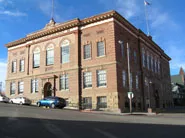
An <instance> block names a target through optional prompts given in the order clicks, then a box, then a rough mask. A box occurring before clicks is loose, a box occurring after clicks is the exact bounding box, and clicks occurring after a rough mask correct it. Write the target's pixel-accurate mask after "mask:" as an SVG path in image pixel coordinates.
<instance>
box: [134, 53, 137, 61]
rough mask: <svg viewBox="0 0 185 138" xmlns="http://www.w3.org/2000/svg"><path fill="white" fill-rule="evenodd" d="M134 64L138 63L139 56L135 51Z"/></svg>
mask: <svg viewBox="0 0 185 138" xmlns="http://www.w3.org/2000/svg"><path fill="white" fill-rule="evenodd" d="M134 62H135V63H137V54H136V51H134Z"/></svg>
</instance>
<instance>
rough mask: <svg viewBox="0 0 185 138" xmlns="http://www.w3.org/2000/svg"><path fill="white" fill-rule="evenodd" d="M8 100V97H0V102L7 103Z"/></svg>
mask: <svg viewBox="0 0 185 138" xmlns="http://www.w3.org/2000/svg"><path fill="white" fill-rule="evenodd" d="M9 100H10V99H9V98H8V97H6V96H5V95H0V102H5V103H8V102H9Z"/></svg>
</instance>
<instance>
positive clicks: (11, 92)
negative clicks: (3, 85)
mask: <svg viewBox="0 0 185 138" xmlns="http://www.w3.org/2000/svg"><path fill="white" fill-rule="evenodd" d="M15 91H16V85H15V82H11V83H10V95H13V94H15Z"/></svg>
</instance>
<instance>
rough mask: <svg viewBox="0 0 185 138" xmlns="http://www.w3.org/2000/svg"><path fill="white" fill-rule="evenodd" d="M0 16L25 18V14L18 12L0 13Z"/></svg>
mask: <svg viewBox="0 0 185 138" xmlns="http://www.w3.org/2000/svg"><path fill="white" fill-rule="evenodd" d="M0 14H2V15H8V16H15V17H19V16H27V14H26V13H23V12H19V11H16V12H12V11H8V10H6V11H0Z"/></svg>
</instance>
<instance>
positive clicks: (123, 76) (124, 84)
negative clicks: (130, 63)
mask: <svg viewBox="0 0 185 138" xmlns="http://www.w3.org/2000/svg"><path fill="white" fill-rule="evenodd" d="M122 79H123V87H125V86H126V72H125V70H123V71H122Z"/></svg>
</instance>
